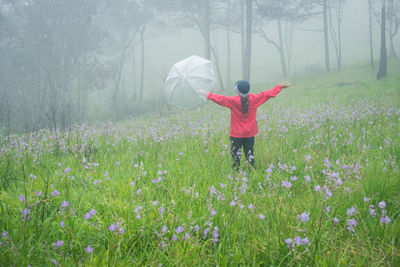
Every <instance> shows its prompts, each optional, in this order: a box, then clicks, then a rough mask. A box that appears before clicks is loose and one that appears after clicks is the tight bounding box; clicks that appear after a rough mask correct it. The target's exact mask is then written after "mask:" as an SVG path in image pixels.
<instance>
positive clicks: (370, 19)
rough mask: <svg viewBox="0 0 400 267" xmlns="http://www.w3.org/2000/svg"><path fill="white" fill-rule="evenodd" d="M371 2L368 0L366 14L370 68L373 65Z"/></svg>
mask: <svg viewBox="0 0 400 267" xmlns="http://www.w3.org/2000/svg"><path fill="white" fill-rule="evenodd" d="M372 8H373V7H372V4H371V0H368V15H369V48H370V61H371V68H373V67H374V46H373V42H372V40H373V39H372Z"/></svg>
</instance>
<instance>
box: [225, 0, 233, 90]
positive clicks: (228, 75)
mask: <svg viewBox="0 0 400 267" xmlns="http://www.w3.org/2000/svg"><path fill="white" fill-rule="evenodd" d="M231 11H232V3H231V0H228V16H229V15H230V14H231V13H232V12H231ZM226 84H227V87H228V88H229V86H230V84H231V29H230V28H229V27H227V29H226Z"/></svg>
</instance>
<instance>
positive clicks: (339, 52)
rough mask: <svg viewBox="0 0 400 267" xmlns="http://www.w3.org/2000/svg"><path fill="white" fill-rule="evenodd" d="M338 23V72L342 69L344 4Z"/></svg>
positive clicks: (339, 13) (338, 14)
mask: <svg viewBox="0 0 400 267" xmlns="http://www.w3.org/2000/svg"><path fill="white" fill-rule="evenodd" d="M338 8H339V10H338V13H337V16H338V17H337V22H338V62H337V64H338V66H337V67H338V70H339V71H340V70H341V69H342V8H343V7H342V4H341V3H340V6H339V7H338Z"/></svg>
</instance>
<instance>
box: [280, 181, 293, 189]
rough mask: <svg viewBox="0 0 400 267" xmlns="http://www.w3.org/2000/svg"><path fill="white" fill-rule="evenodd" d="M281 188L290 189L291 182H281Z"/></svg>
mask: <svg viewBox="0 0 400 267" xmlns="http://www.w3.org/2000/svg"><path fill="white" fill-rule="evenodd" d="M282 186H283V187H286V188H291V187H292V183H291V182H288V181H283V182H282Z"/></svg>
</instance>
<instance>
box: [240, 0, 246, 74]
mask: <svg viewBox="0 0 400 267" xmlns="http://www.w3.org/2000/svg"><path fill="white" fill-rule="evenodd" d="M245 1H246V0H242V1H241V7H240V41H241V53H242V55H241V56H242V76H243V73H244V69H245V67H244V66H245V58H246V56H245V54H246V28H245V14H246V12H245V9H246V2H245Z"/></svg>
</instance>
